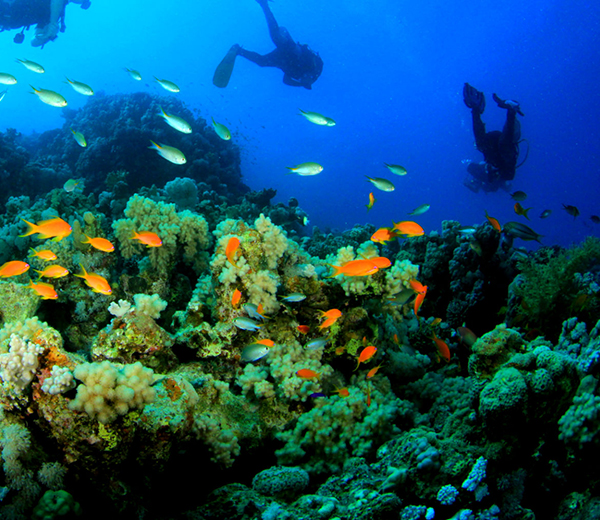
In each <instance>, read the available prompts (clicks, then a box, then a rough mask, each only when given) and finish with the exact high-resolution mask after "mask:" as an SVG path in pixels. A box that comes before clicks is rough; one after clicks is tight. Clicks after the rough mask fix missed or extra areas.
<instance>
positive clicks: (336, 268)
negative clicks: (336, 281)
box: [325, 264, 342, 278]
mask: <svg viewBox="0 0 600 520" xmlns="http://www.w3.org/2000/svg"><path fill="white" fill-rule="evenodd" d="M327 265H328V266H329V267H331V268H332V269H333V274H330V275H329V276H326V277H325V278H333V277H334V276H337V275H338V274H340V273H341V270H342V266H338V265H333V264H327Z"/></svg>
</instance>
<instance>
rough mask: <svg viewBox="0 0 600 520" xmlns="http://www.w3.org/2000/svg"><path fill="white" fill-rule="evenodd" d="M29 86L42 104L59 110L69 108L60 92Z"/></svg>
mask: <svg viewBox="0 0 600 520" xmlns="http://www.w3.org/2000/svg"><path fill="white" fill-rule="evenodd" d="M29 86H30V87H31V88H32V89H33V94H35V95H36V96H37V97H39V98H40V101H41V102H42V103H46V105H50V106H53V107H59V108H61V107H66V106H67V100H66V99H65V98H64V97H62V96H61V95H60V94H59V93H58V92H54V90H46V89H44V88H40V89H37V88H35V87H34V86H32V85H29Z"/></svg>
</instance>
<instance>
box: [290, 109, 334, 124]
mask: <svg viewBox="0 0 600 520" xmlns="http://www.w3.org/2000/svg"><path fill="white" fill-rule="evenodd" d="M299 110H300V113H301V114H302V115H303V116H304V117H305V118H306V119H308V120H309V121H310V122H311V123H314V124H315V125H320V126H335V121H334V120H333V119H331V118H330V117H326V116H324V115H323V114H319V113H318V112H306V111H304V110H302V109H301V108H300V109H299Z"/></svg>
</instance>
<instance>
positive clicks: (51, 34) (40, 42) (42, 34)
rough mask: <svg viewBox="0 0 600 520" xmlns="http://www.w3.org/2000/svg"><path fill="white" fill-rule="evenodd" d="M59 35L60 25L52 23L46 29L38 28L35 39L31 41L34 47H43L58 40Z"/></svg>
mask: <svg viewBox="0 0 600 520" xmlns="http://www.w3.org/2000/svg"><path fill="white" fill-rule="evenodd" d="M57 35H58V24H56V23H54V22H50V23H49V24H48V25H45V26H44V27H37V28H36V31H35V38H34V39H33V40H31V45H32V46H33V47H43V46H44V45H46V44H47V43H48V42H50V41H53V40H56V36H57Z"/></svg>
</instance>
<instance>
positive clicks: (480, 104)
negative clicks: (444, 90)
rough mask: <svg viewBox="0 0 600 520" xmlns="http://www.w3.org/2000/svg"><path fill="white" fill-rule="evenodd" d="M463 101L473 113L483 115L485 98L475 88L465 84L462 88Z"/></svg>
mask: <svg viewBox="0 0 600 520" xmlns="http://www.w3.org/2000/svg"><path fill="white" fill-rule="evenodd" d="M463 100H464V102H465V105H467V106H468V107H469V108H470V109H471V110H472V111H473V112H476V113H478V114H483V111H484V110H485V96H484V95H483V92H479V90H477V89H476V88H475V87H472V86H471V85H469V84H468V83H465V86H464V87H463Z"/></svg>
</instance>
